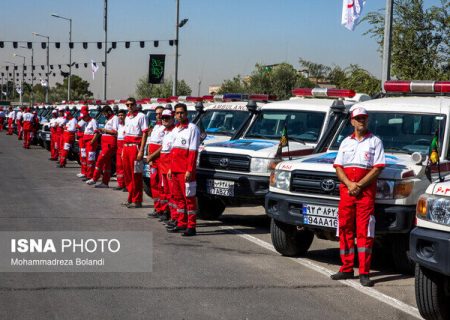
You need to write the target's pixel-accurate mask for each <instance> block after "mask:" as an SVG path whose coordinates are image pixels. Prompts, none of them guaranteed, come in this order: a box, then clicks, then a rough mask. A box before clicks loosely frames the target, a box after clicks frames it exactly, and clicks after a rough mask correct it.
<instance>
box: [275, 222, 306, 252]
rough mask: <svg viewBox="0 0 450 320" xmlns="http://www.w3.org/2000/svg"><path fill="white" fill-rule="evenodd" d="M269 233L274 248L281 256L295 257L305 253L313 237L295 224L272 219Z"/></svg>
mask: <svg viewBox="0 0 450 320" xmlns="http://www.w3.org/2000/svg"><path fill="white" fill-rule="evenodd" d="M270 235H271V238H272V244H273V246H274V247H275V249H276V250H277V251H278V252H279V253H281V254H282V255H283V256H288V257H296V256H301V255H305V254H306V252H307V251H308V249H309V247H310V246H311V243H312V241H313V238H314V233H313V232H311V231H309V230H301V231H299V230H297V228H296V226H292V225H289V224H285V223H283V222H281V221H277V220H275V219H272V220H271V221H270Z"/></svg>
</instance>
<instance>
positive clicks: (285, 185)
mask: <svg viewBox="0 0 450 320" xmlns="http://www.w3.org/2000/svg"><path fill="white" fill-rule="evenodd" d="M270 186H271V187H274V188H277V189H282V190H286V191H289V187H290V186H291V172H290V171H284V170H275V171H274V172H273V173H272V174H271V176H270Z"/></svg>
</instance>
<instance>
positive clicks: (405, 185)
mask: <svg viewBox="0 0 450 320" xmlns="http://www.w3.org/2000/svg"><path fill="white" fill-rule="evenodd" d="M413 187H414V182H413V181H411V180H408V181H394V180H382V179H378V180H377V195H376V198H377V199H379V200H388V199H404V198H407V197H409V195H410V194H411V192H412V190H413Z"/></svg>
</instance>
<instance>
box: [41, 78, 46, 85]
mask: <svg viewBox="0 0 450 320" xmlns="http://www.w3.org/2000/svg"><path fill="white" fill-rule="evenodd" d="M41 86H43V87H47V86H48V83H47V80H44V79H42V78H41Z"/></svg>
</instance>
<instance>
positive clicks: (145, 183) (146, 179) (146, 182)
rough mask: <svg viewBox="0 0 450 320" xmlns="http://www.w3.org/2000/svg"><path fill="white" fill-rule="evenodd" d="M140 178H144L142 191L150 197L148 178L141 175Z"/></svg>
mask: <svg viewBox="0 0 450 320" xmlns="http://www.w3.org/2000/svg"><path fill="white" fill-rule="evenodd" d="M142 180H144V192H145V194H146V195H148V196H149V197H150V198H151V197H152V190H151V189H150V178H148V177H143V178H142Z"/></svg>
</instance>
